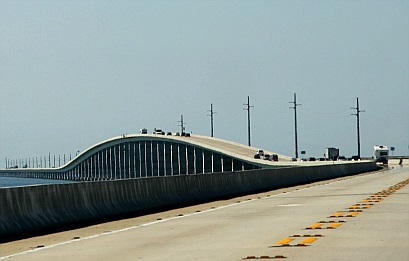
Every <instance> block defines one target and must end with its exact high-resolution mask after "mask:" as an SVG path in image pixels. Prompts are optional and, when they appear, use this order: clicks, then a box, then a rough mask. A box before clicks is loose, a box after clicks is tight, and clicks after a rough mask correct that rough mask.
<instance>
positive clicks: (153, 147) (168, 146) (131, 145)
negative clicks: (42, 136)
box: [0, 134, 290, 181]
mask: <svg viewBox="0 0 409 261" xmlns="http://www.w3.org/2000/svg"><path fill="white" fill-rule="evenodd" d="M256 150H257V148H254V147H249V146H245V145H241V144H238V143H234V142H230V141H226V140H222V139H217V138H211V137H205V136H200V135H192V136H191V137H181V136H174V135H160V134H134V135H126V136H121V137H115V138H111V139H108V140H105V141H103V142H100V143H98V144H96V145H94V146H91V147H90V148H88V149H87V150H85V151H84V152H83V153H81V154H79V155H78V156H77V157H75V158H74V159H73V160H71V161H70V162H68V163H67V164H65V165H64V166H62V167H59V168H41V169H37V168H35V169H34V168H31V169H8V170H3V171H1V173H0V174H1V175H2V176H14V177H30V178H50V179H64V180H74V181H94V180H117V179H128V178H144V177H163V176H176V175H184V174H188V175H189V174H205V173H214V172H230V171H243V170H255V169H269V168H278V167H284V166H283V164H280V163H277V162H274V163H273V162H270V161H266V160H262V159H254V157H253V156H254V154H255V153H256ZM266 153H270V154H273V153H271V152H266ZM279 159H280V161H285V162H287V163H289V161H290V158H289V157H287V156H283V155H279ZM285 165H287V167H288V164H285Z"/></svg>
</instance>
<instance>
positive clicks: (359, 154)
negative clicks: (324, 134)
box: [351, 98, 365, 158]
mask: <svg viewBox="0 0 409 261" xmlns="http://www.w3.org/2000/svg"><path fill="white" fill-rule="evenodd" d="M351 109H354V110H356V113H352V114H351V115H355V116H356V133H357V140H358V158H361V137H360V132H359V113H361V112H365V111H361V110H359V99H358V98H356V108H354V107H351Z"/></svg>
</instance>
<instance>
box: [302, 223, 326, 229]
mask: <svg viewBox="0 0 409 261" xmlns="http://www.w3.org/2000/svg"><path fill="white" fill-rule="evenodd" d="M321 226H322V224H319V223H315V224H312V225H310V226H308V227H306V229H320V228H321Z"/></svg>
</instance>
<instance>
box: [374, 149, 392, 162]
mask: <svg viewBox="0 0 409 261" xmlns="http://www.w3.org/2000/svg"><path fill="white" fill-rule="evenodd" d="M373 158H374V159H375V161H376V162H382V163H383V164H388V160H389V148H388V147H387V146H383V145H376V146H374V147H373Z"/></svg>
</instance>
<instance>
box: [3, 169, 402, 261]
mask: <svg viewBox="0 0 409 261" xmlns="http://www.w3.org/2000/svg"><path fill="white" fill-rule="evenodd" d="M408 178H409V168H396V169H394V170H390V171H385V172H377V173H374V174H370V175H363V176H355V177H351V178H350V179H345V180H341V181H336V182H331V183H328V184H323V185H317V186H313V187H308V188H305V189H300V190H296V191H292V192H287V193H281V194H278V195H274V196H269V197H268V196H267V197H263V198H260V199H258V198H255V199H252V200H244V201H240V202H236V203H233V204H231V205H227V206H222V207H220V208H215V209H208V210H206V211H202V212H194V213H191V214H187V215H183V216H175V217H171V218H168V219H163V220H156V221H153V222H150V223H146V224H144V225H137V226H135V227H131V228H125V229H124V230H123V231H111V232H108V233H106V234H103V235H95V236H91V237H88V238H80V239H75V240H72V241H68V242H65V243H63V244H59V245H55V246H53V245H51V246H45V247H44V248H38V249H35V250H34V251H28V252H23V253H21V254H17V255H14V256H11V257H9V258H7V257H3V258H1V257H0V260H60V261H63V260H72V259H73V258H75V259H76V260H243V259H245V260H253V259H254V260H256V259H258V258H261V257H265V258H267V257H277V258H279V257H281V256H284V257H286V260H307V259H308V260H328V259H332V260H346V259H347V260H391V259H393V260H408V259H409V258H408V257H409V202H408V199H409V185H405V186H403V185H402V188H400V189H399V190H396V192H393V193H392V194H391V195H390V196H388V197H380V200H379V201H380V202H362V200H365V199H367V198H370V196H371V195H373V194H374V193H377V192H380V191H382V190H384V189H387V188H389V187H390V186H392V185H395V184H398V183H399V182H403V181H407V179H408ZM402 184H403V183H402ZM289 191H291V190H289ZM371 201H376V200H371ZM357 203H359V204H373V205H359V206H357V205H356V204H357ZM365 206H366V207H368V208H364V207H365ZM350 207H355V208H360V209H349V208H350ZM350 210H355V211H359V210H360V211H362V212H358V213H359V214H356V216H354V217H346V216H347V215H348V214H351V213H352V212H349V211H350ZM340 213H342V215H343V217H330V216H331V215H335V214H336V215H340ZM321 221H322V222H325V223H320V222H321ZM334 224H335V225H334ZM315 226H316V227H317V228H316V229H307V228H308V227H315ZM329 226H333V227H334V228H332V229H330V228H327V227H329ZM318 227H321V229H320V228H318ZM304 235H310V236H309V237H304ZM314 235H318V236H314ZM298 236H300V237H298ZM289 240H290V241H289ZM279 241H281V243H282V242H286V241H289V242H288V244H289V246H285V245H283V244H277V242H279ZM302 242H304V243H305V246H296V245H297V244H300V243H302Z"/></svg>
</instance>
